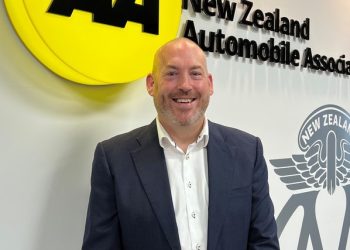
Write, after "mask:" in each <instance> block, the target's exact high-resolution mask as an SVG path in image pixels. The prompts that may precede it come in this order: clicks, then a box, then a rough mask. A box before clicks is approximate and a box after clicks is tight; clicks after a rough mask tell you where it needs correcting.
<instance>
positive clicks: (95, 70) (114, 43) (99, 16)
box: [4, 0, 181, 85]
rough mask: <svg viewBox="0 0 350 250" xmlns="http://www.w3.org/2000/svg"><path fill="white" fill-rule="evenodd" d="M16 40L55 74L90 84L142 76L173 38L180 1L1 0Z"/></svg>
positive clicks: (108, 82) (122, 80)
mask: <svg viewBox="0 0 350 250" xmlns="http://www.w3.org/2000/svg"><path fill="white" fill-rule="evenodd" d="M4 2H5V6H6V9H7V12H8V14H9V17H10V19H11V22H12V24H13V26H14V27H15V29H16V32H17V33H18V35H19V37H20V38H21V40H22V41H23V43H24V44H25V45H26V47H27V48H28V49H29V50H30V51H31V52H32V54H33V55H34V56H35V57H36V58H37V59H38V60H39V61H40V62H42V63H43V64H44V65H45V66H46V67H48V68H49V69H51V70H52V71H53V72H55V73H56V74H58V75H60V76H61V77H64V78H66V79H69V80H71V81H74V82H78V83H83V84H92V85H104V84H113V83H126V82H131V81H133V80H136V79H138V78H141V77H143V76H145V75H146V74H147V73H148V72H149V71H150V70H151V67H152V60H153V54H154V52H155V51H156V49H157V48H159V47H160V46H161V45H162V44H164V43H165V42H167V41H169V40H171V39H173V38H175V37H176V36H177V32H178V28H179V23H180V18H181V1H179V0H177V1H167V0H136V1H135V0H74V1H73V0H22V1H14V0H4Z"/></svg>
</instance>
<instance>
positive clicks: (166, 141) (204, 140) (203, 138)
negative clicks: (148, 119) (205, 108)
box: [156, 116, 209, 149]
mask: <svg viewBox="0 0 350 250" xmlns="http://www.w3.org/2000/svg"><path fill="white" fill-rule="evenodd" d="M156 124H157V132H158V140H159V145H160V146H161V147H162V148H164V149H165V148H169V147H175V148H177V146H176V143H175V141H174V140H173V139H172V138H171V136H170V135H169V134H168V132H167V131H166V130H165V128H164V127H163V125H162V124H161V123H160V121H159V119H158V116H157V118H156ZM208 141H209V126H208V119H207V118H204V125H203V129H202V131H201V132H200V133H199V136H198V138H197V140H196V141H195V142H193V144H197V145H198V146H199V147H202V148H204V147H206V146H207V145H208Z"/></svg>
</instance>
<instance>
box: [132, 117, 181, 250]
mask: <svg viewBox="0 0 350 250" xmlns="http://www.w3.org/2000/svg"><path fill="white" fill-rule="evenodd" d="M137 140H138V142H139V144H140V148H138V149H137V150H135V151H133V152H131V154H132V157H133V159H134V163H135V166H136V170H137V172H138V174H139V177H140V180H141V183H142V185H143V187H144V189H145V192H146V194H147V196H148V199H149V201H150V203H151V205H152V208H153V210H154V213H155V214H156V216H157V218H158V221H159V223H160V225H161V227H162V229H163V231H164V234H165V236H166V238H167V240H168V242H169V244H170V246H171V248H172V249H180V240H179V235H178V230H177V226H176V219H175V212H174V208H173V203H172V199H171V191H170V184H169V179H168V173H167V169H166V163H165V157H164V152H163V149H162V148H161V147H160V145H159V141H158V135H157V127H156V123H155V121H153V122H152V123H151V124H150V125H149V126H148V128H147V129H146V130H145V133H144V134H143V135H142V136H140V137H139V138H137Z"/></svg>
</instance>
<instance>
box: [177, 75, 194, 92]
mask: <svg viewBox="0 0 350 250" xmlns="http://www.w3.org/2000/svg"><path fill="white" fill-rule="evenodd" d="M178 86H179V89H180V90H182V91H184V92H189V91H190V90H191V89H192V85H191V79H190V77H189V76H187V75H183V76H182V77H181V78H180V81H179V85H178Z"/></svg>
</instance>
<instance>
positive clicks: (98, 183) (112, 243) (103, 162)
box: [82, 143, 122, 250]
mask: <svg viewBox="0 0 350 250" xmlns="http://www.w3.org/2000/svg"><path fill="white" fill-rule="evenodd" d="M114 192H115V190H114V179H113V176H112V174H111V171H110V168H109V165H108V162H107V159H106V155H105V152H104V150H103V146H102V144H101V143H99V144H98V145H97V147H96V150H95V156H94V160H93V164H92V174H91V193H90V199H89V207H88V212H87V218H86V225H85V234H84V241H83V246H82V250H90V249H91V250H100V249H101V250H102V249H113V250H121V249H122V244H121V240H120V226H119V219H118V210H117V206H116V200H115V193H114Z"/></svg>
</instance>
